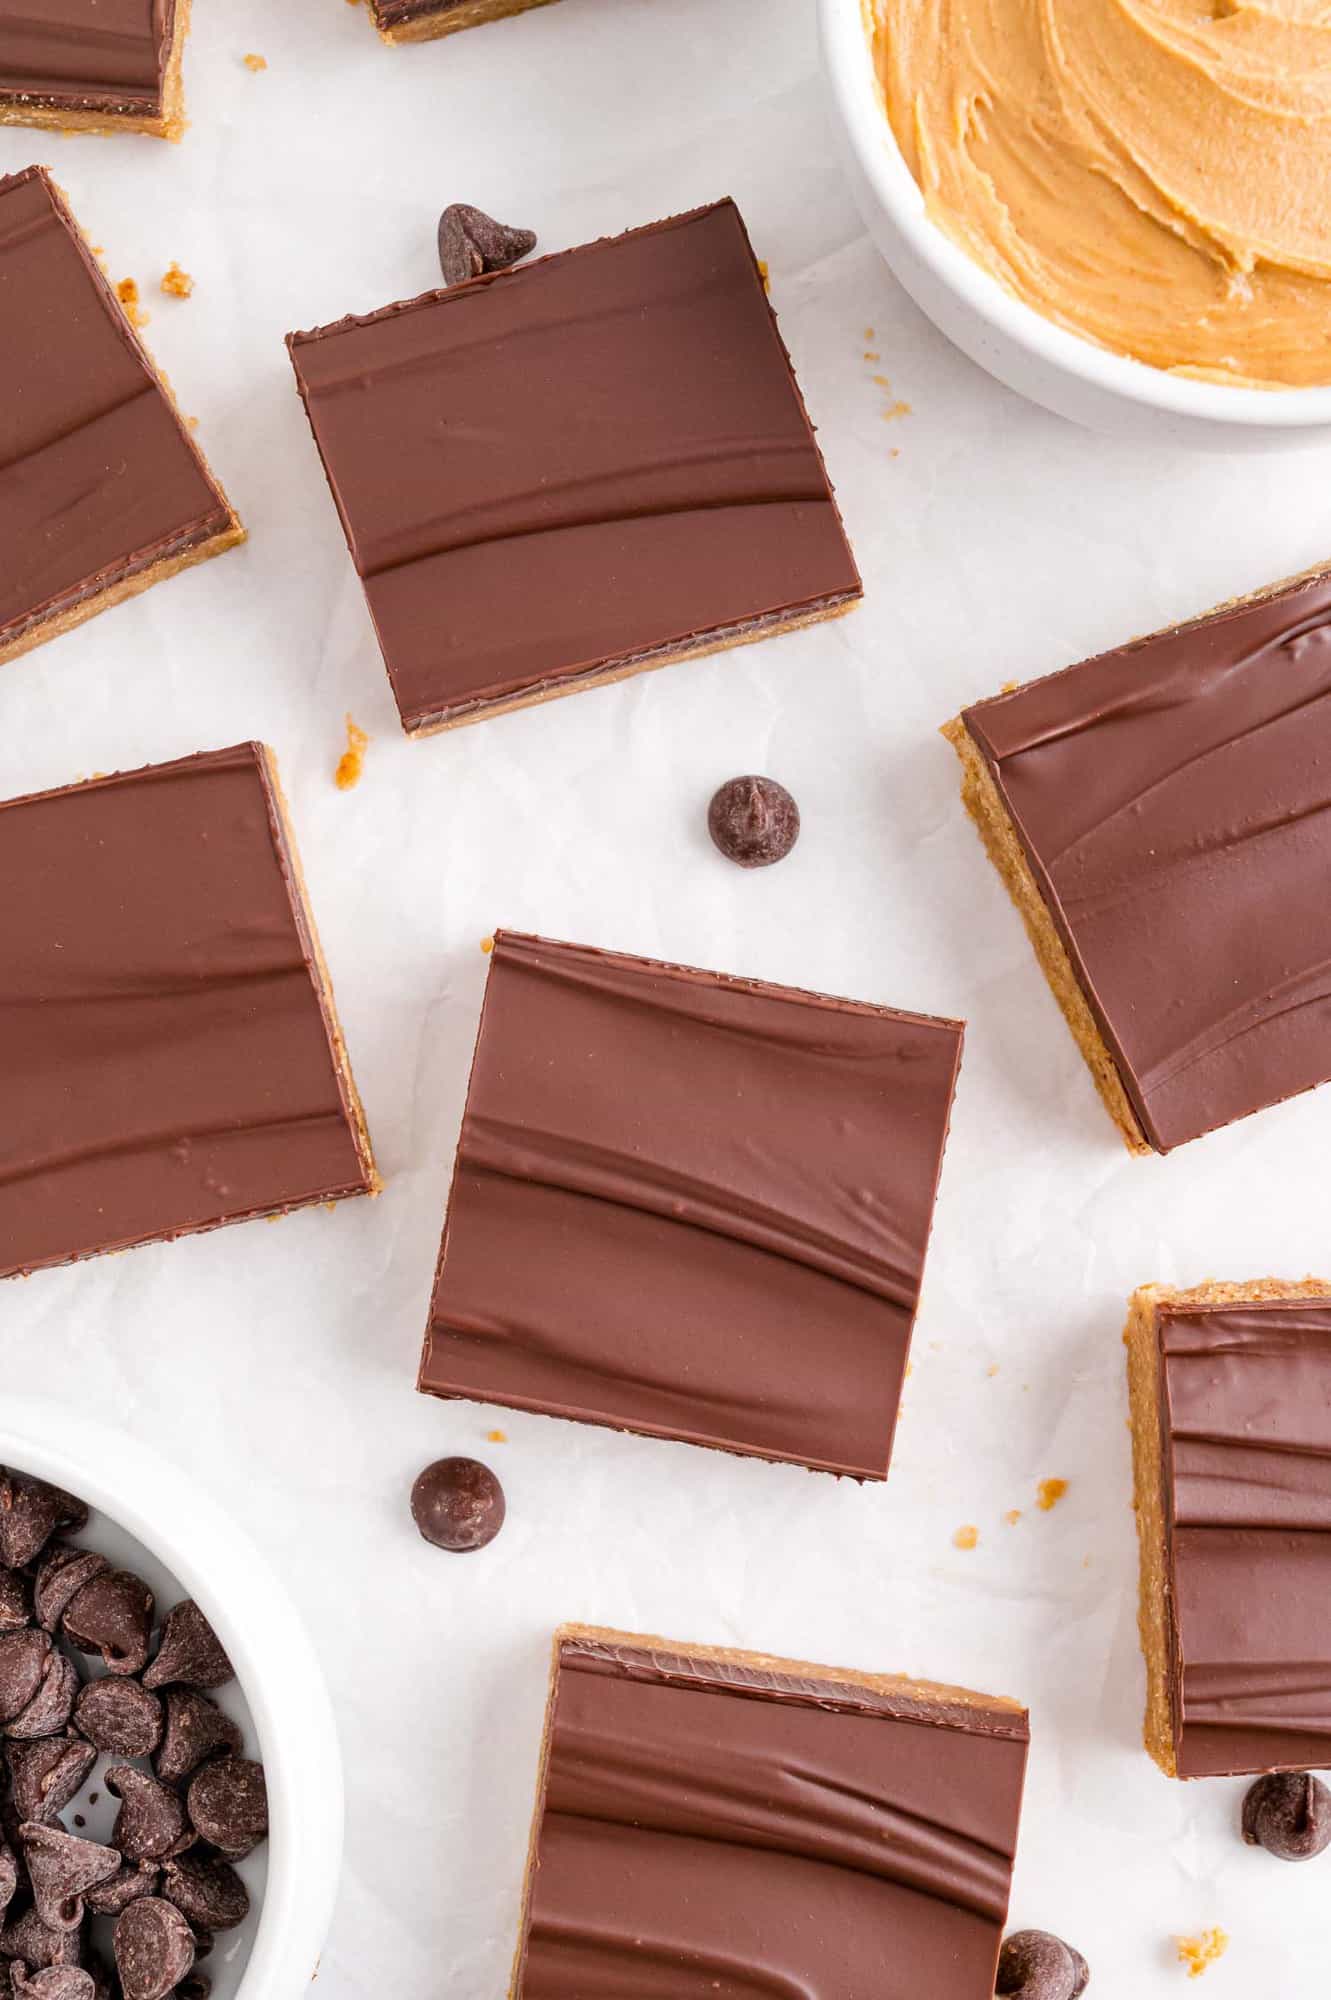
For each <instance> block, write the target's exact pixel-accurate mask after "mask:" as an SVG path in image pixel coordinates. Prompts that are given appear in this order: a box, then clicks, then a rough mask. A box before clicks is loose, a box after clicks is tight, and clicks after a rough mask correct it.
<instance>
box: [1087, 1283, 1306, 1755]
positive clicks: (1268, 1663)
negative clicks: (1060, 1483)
mask: <svg viewBox="0 0 1331 2000" xmlns="http://www.w3.org/2000/svg"><path fill="white" fill-rule="evenodd" d="M1124 1338H1125V1340H1126V1341H1127V1346H1128V1370H1129V1386H1130V1391H1131V1402H1132V1434H1133V1457H1134V1463H1135V1472H1136V1509H1137V1527H1138V1534H1139V1537H1140V1541H1141V1611H1140V1623H1141V1638H1142V1650H1143V1652H1144V1653H1145V1655H1146V1670H1147V1706H1146V1730H1145V1736H1146V1747H1147V1749H1148V1750H1149V1751H1150V1753H1151V1755H1152V1757H1154V1759H1155V1761H1156V1763H1157V1764H1159V1765H1160V1767H1161V1769H1162V1770H1163V1771H1165V1772H1166V1773H1167V1774H1168V1775H1169V1776H1170V1777H1171V1778H1204V1777H1211V1776H1218V1775H1222V1774H1231V1775H1235V1776H1237V1775H1240V1774H1251V1773H1254V1772H1260V1771H1279V1770H1296V1771H1303V1770H1307V1769H1308V1768H1309V1767H1310V1766H1316V1765H1325V1764H1331V1285H1326V1284H1322V1283H1320V1282H1318V1281H1316V1280H1314V1279H1305V1280H1304V1281H1303V1282H1302V1283H1300V1284H1281V1283H1278V1282H1276V1281H1275V1280H1273V1279H1262V1280H1260V1281H1258V1282H1257V1283H1255V1284H1248V1285H1219V1284H1208V1285H1201V1286H1198V1287H1197V1288H1196V1289H1195V1290H1193V1291H1174V1290H1171V1289H1170V1288H1168V1287H1166V1286H1163V1285H1148V1286H1145V1287H1144V1288H1143V1289H1142V1290H1141V1291H1138V1292H1135V1293H1134V1294H1133V1298H1132V1305H1131V1310H1130V1313H1129V1318H1128V1325H1127V1331H1126V1333H1125V1335H1124Z"/></svg>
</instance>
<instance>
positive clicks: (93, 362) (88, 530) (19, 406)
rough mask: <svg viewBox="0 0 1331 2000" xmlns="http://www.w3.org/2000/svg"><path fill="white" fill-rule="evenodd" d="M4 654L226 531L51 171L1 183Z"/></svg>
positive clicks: (224, 516)
mask: <svg viewBox="0 0 1331 2000" xmlns="http://www.w3.org/2000/svg"><path fill="white" fill-rule="evenodd" d="M0 383H3V384H4V391H3V394H0V649H3V648H4V647H5V646H7V645H9V644H11V643H12V642H13V641H15V640H17V639H19V638H22V637H23V636H24V634H25V633H26V632H28V631H29V630H31V629H32V628H33V627H34V626H38V625H40V624H42V623H43V622H44V621H45V620H47V619H49V618H52V617H55V616H56V615H57V614H59V613H60V612H62V611H65V610H68V609H70V608H71V607H72V606H75V605H77V604H79V603H81V602H83V601H84V600H85V599H87V598H89V597H92V596H95V595H97V594H98V593H99V592H101V591H103V590H105V589H106V588H107V587H108V585H110V584H112V583H115V582H118V581H119V580H121V579H122V578H125V577H129V576H133V575H136V574H138V573H140V572H142V571H143V570H146V569H150V568H152V567H153V565H154V564H155V563H157V562H159V561H161V560H162V559H163V558H165V557H168V556H172V555H177V554H181V553H184V552H185V551H186V550H189V549H191V548H195V547H198V546H199V545H201V544H202V543H204V542H206V541H209V540H211V539H212V537H213V536H214V535H217V534H220V533H221V532H222V531H223V530H224V529H225V528H226V527H227V526H228V524H229V522H230V520H231V514H230V510H229V509H228V507H227V505H226V502H225V500H224V499H223V498H222V495H221V494H220V492H219V491H218V489H217V488H216V486H214V484H213V482H212V480H211V479H210V478H209V476H208V472H207V470H206V468H205V466H204V464H203V461H202V459H201V458H200V457H199V454H198V452H197V451H196V450H195V448H194V445H193V444H192V443H191V441H190V437H189V434H188V432H187V431H186V430H185V427H184V425H183V424H182V423H181V421H180V418H179V417H178V416H177V415H176V412H175V410H174V409H173V408H172V406H171V403H170V401H169V399H168V397H167V395H166V393H165V391H164V390H163V388H162V386H161V384H160V383H159V381H158V380H157V377H156V375H155V374H154V373H153V370H152V368H151V366H150V365H149V362H148V360H147V358H146V356H145V355H144V352H143V350H142V348H141V347H140V346H139V343H138V342H137V340H136V339H135V338H134V335H133V333H132V331H131V329H130V327H129V324H128V322H127V321H126V319H125V316H124V314H123V313H122V312H121V310H120V307H119V305H118V304H117V303H116V300H115V298H114V296H113V294H112V293H111V291H110V288H109V287H108V285H107V283H106V280H105V278H104V277H103V276H102V274H101V271H100V270H99V269H98V266H97V263H96V260H95V258H94V257H93V255H92V253H91V251H90V250H89V249H88V247H87V245H86V244H85V243H84V241H83V238H82V235H81V234H80V232H79V229H78V227H77V225H76V224H75V222H74V221H73V219H72V217H71V216H70V213H69V211H68V209H67V208H66V207H65V204H64V202H63V200H62V199H61V197H60V195H59V194H58V193H57V191H56V189H55V188H54V187H53V186H52V184H51V182H50V180H49V179H48V177H47V175H46V173H45V171H44V170H43V169H41V168H38V167H31V168H29V169H28V170H27V171H26V172H25V173H21V174H14V175H11V176H9V177H8V178H5V179H0Z"/></svg>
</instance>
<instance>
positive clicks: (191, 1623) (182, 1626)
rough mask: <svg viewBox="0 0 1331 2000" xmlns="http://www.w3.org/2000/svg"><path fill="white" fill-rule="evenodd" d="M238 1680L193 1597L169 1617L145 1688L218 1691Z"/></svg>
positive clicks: (145, 1682) (215, 1635)
mask: <svg viewBox="0 0 1331 2000" xmlns="http://www.w3.org/2000/svg"><path fill="white" fill-rule="evenodd" d="M235 1677H236V1670H235V1668H234V1667H233V1666H232V1664H231V1662H230V1660H229V1659H228V1658H227V1656H226V1652H225V1650H224V1648H223V1646H222V1642H221V1640H220V1639H219V1638H218V1636H217V1634H216V1632H214V1630H213V1628H212V1626H211V1625H210V1624H209V1623H208V1620H207V1619H206V1618H205V1617H204V1615H203V1613H202V1611H200V1609H199V1607H198V1605H197V1604H196V1603H195V1602H194V1599H193V1598H192V1597H187V1598H186V1599H185V1601H184V1603H183V1604H177V1606H176V1607H175V1609H174V1611H169V1612H168V1613H167V1616H166V1623H165V1625H164V1626H163V1627H162V1643H161V1646H160V1647H159V1649H158V1653H157V1658H156V1659H155V1660H154V1661H153V1663H152V1665H151V1666H150V1667H149V1669H148V1671H147V1673H146V1674H145V1675H144V1676H143V1685H144V1686H145V1687H146V1688H159V1687H167V1686H169V1685H171V1684H172V1683H182V1684H183V1685H184V1686H186V1687H195V1688H219V1687H225V1686H226V1683H227V1682H228V1681H231V1680H234V1679H235Z"/></svg>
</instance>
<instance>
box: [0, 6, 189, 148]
mask: <svg viewBox="0 0 1331 2000" xmlns="http://www.w3.org/2000/svg"><path fill="white" fill-rule="evenodd" d="M176 25H177V0H0V115H3V113H4V112H5V111H18V112H22V111H31V110H35V109H42V108H46V109H49V110H51V111H59V112H61V113H64V114H78V113H87V114H90V115H95V116H97V117H101V118H106V119H107V120H108V121H111V120H115V119H123V118H130V119H142V120H151V119H154V118H161V117H163V115H164V112H165V105H164V96H165V91H166V82H167V71H168V66H169V64H170V62H171V57H172V52H173V49H174V46H175V36H176Z"/></svg>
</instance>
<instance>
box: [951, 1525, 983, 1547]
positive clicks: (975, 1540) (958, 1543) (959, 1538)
mask: <svg viewBox="0 0 1331 2000" xmlns="http://www.w3.org/2000/svg"><path fill="white" fill-rule="evenodd" d="M979 1541H980V1531H979V1529H978V1528H972V1527H969V1526H968V1527H965V1528H958V1529H957V1532H956V1534H955V1535H953V1537H952V1546H953V1548H954V1549H973V1548H977V1547H978V1546H979Z"/></svg>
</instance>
